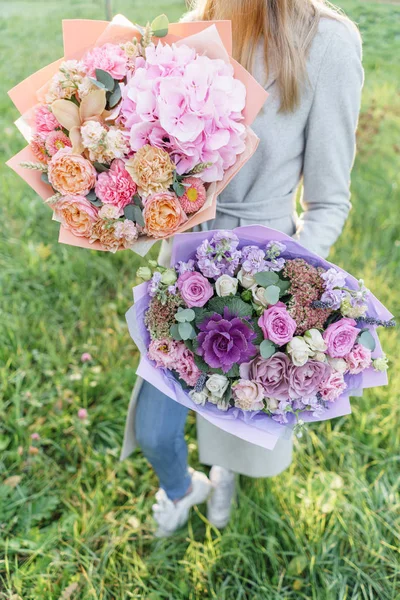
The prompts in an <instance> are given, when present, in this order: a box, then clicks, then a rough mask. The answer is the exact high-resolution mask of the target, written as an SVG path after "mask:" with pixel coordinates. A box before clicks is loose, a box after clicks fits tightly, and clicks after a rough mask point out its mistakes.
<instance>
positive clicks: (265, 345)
mask: <svg viewBox="0 0 400 600" xmlns="http://www.w3.org/2000/svg"><path fill="white" fill-rule="evenodd" d="M275 352H276V346H275V344H274V343H273V342H271V341H270V340H264V341H263V342H261V344H260V354H261V356H262V357H263V358H265V359H267V358H271V356H272V355H273V354H275Z"/></svg>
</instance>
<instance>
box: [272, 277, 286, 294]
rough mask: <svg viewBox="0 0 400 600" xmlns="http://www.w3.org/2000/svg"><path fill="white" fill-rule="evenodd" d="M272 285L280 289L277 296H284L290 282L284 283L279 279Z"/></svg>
mask: <svg viewBox="0 0 400 600" xmlns="http://www.w3.org/2000/svg"><path fill="white" fill-rule="evenodd" d="M274 285H277V286H278V288H279V289H280V294H279V295H280V296H284V295H285V294H286V292H287V291H288V289H289V288H290V281H285V280H283V279H280V280H279V281H277V282H276V284H274Z"/></svg>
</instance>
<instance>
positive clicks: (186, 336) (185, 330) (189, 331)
mask: <svg viewBox="0 0 400 600" xmlns="http://www.w3.org/2000/svg"><path fill="white" fill-rule="evenodd" d="M178 331H179V335H180V336H181V338H182V339H183V340H190V339H191V338H192V335H193V331H194V330H193V327H192V325H191V324H190V323H179V325H178Z"/></svg>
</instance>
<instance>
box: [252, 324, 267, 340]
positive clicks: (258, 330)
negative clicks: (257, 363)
mask: <svg viewBox="0 0 400 600" xmlns="http://www.w3.org/2000/svg"><path fill="white" fill-rule="evenodd" d="M251 328H252V330H253V331H254V333H256V334H257V337H256V339H255V340H253V344H255V345H256V346H259V345H260V344H261V342H262V341H263V339H264V334H263V332H262V329H261V327H260V326H259V325H257V323H256V322H255V323H252V324H251Z"/></svg>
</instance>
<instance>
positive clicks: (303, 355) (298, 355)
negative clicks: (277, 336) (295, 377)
mask: <svg viewBox="0 0 400 600" xmlns="http://www.w3.org/2000/svg"><path fill="white" fill-rule="evenodd" d="M287 351H288V354H290V356H291V359H292V363H293V364H294V365H296V367H302V366H303V365H305V364H306V362H307V361H308V359H309V358H310V356H311V355H312V354H314V353H313V351H312V350H311V348H310V346H309V345H308V344H307V342H306V341H305V339H304V338H302V337H300V336H296V337H294V338H293V339H292V340H291V341H290V342H289V343H288V345H287Z"/></svg>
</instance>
